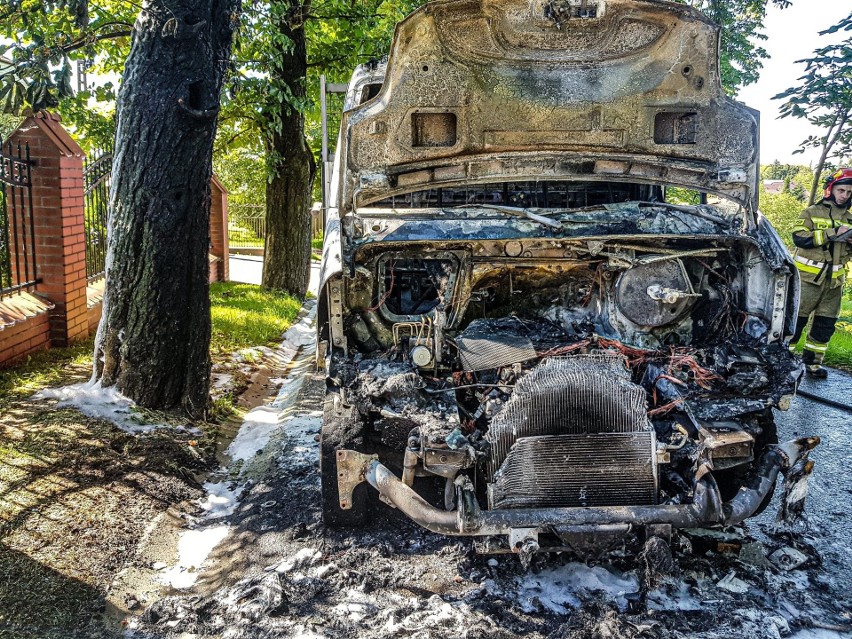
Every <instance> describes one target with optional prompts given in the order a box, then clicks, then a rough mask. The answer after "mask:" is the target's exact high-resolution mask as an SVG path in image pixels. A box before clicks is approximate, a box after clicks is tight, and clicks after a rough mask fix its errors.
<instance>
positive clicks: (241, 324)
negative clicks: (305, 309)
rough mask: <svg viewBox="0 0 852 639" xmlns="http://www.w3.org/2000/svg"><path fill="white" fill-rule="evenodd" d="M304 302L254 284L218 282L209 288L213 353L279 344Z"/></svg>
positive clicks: (211, 350) (211, 347) (211, 349)
mask: <svg viewBox="0 0 852 639" xmlns="http://www.w3.org/2000/svg"><path fill="white" fill-rule="evenodd" d="M301 306H302V303H301V302H300V301H299V300H297V299H296V298H295V297H290V296H289V295H285V294H283V293H276V292H273V291H264V290H263V289H261V288H260V287H259V286H256V285H254V284H238V283H236V282H216V283H214V284H211V285H210V316H211V318H212V320H213V335H212V340H211V344H210V352H211V353H212V354H213V355H214V357H215V356H216V355H217V354H223V353H231V352H233V351H237V350H240V349H241V348H249V347H250V346H263V345H266V344H271V343H273V342H276V341H278V340H279V339H280V338H281V335H282V333H283V332H284V331H285V330H287V328H288V327H289V326H290V324H291V323H292V322H293V319H294V318H295V317H296V314H297V313H298V312H299V309H300V308H301Z"/></svg>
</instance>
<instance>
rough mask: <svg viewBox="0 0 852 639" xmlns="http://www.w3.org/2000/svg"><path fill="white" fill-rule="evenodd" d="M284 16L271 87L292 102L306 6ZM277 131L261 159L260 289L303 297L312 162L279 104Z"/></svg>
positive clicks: (296, 117) (304, 66)
mask: <svg viewBox="0 0 852 639" xmlns="http://www.w3.org/2000/svg"><path fill="white" fill-rule="evenodd" d="M289 4H290V11H289V15H288V17H287V19H286V20H283V21H282V22H281V24H280V25H279V29H280V31H281V33H282V34H284V35H286V36H287V37H288V38H290V40H291V41H292V42H293V46H292V47H290V48H289V49H288V50H284V51H281V53H280V57H279V59H278V60H277V64H276V69H275V76H276V77H275V78H274V79H273V80H272V81H273V82H279V83H283V84H285V85H286V86H287V87H288V88H289V92H290V93H291V94H292V96H293V97H294V98H295V100H296V101H299V100H301V99H302V98H304V97H305V95H306V87H305V77H306V75H307V71H308V60H307V52H306V46H305V30H304V28H303V27H302V23H303V21H302V16H303V15H305V14H307V10H308V3H302V2H299V1H297V0H290V3H289ZM280 108H281V112H280V121H281V125H280V130H278V131H276V130H274V127H272V128H271V130H270V132H269V133H268V137H267V155H268V156H269V158H270V160H271V161H270V163H269V165H270V167H271V170H272V176H271V178H270V180H268V181H267V184H266V250H265V252H264V258H263V280H262V282H263V287H264V288H268V289H277V290H281V291H285V292H287V293H290V294H291V295H295V296H297V297H303V296H304V295H305V293H306V292H307V290H308V279H309V278H310V272H311V271H310V263H311V218H310V208H311V187H312V185H313V181H314V174H315V172H316V162H315V161H314V156H313V154H312V153H311V150H310V148H309V147H308V143H307V140H305V133H304V131H305V118H304V115H303V114H302V112H301V111H300V110H299V108H298V107H296V106H294V105H292V104H287V103H285V104H282V105H281V107H280Z"/></svg>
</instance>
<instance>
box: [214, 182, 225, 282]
mask: <svg viewBox="0 0 852 639" xmlns="http://www.w3.org/2000/svg"><path fill="white" fill-rule="evenodd" d="M210 244H211V247H210V254H211V255H215V256H216V258H217V260H216V262H214V263H213V264H211V267H210V271H211V272H210V281H211V282H227V281H228V280H229V279H230V274H229V273H228V191H226V190H225V187H224V186H222V183H221V182H220V181H219V179H218V178H217V177H216V176H215V175H214V176H213V179H212V180H211V181H210Z"/></svg>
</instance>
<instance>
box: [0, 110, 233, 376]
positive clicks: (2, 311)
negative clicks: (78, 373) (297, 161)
mask: <svg viewBox="0 0 852 639" xmlns="http://www.w3.org/2000/svg"><path fill="white" fill-rule="evenodd" d="M10 140H11V141H12V143H13V144H17V143H18V141H20V142H21V143H22V144H23V143H27V144H29V148H30V158H31V160H32V161H33V163H34V165H33V167H32V181H33V187H32V200H33V218H34V228H35V237H36V239H35V243H36V269H37V274H38V277H39V279H40V281H39V283H38V284H37V286H36V289H35V291H34V295H30V294H27V293H24V294H19V295H13V296H11V297H7V298H5V299H0V366H4V365H9V364H11V363H13V362H15V361H18V360H20V359H21V358H23V357H25V356H26V355H28V354H29V353H32V352H33V351H37V350H43V349H45V348H48V347H50V346H68V345H70V344H73V343H74V342H77V341H79V340H82V339H85V338H86V337H88V336H89V335H90V334H92V333H93V332H94V331H95V330H97V324H98V321H99V320H100V315H101V304H102V302H101V300H102V297H103V287H102V284H101V286H100V288H99V287H98V284H94V285H92V286H88V287H87V285H88V282H87V280H86V246H85V245H86V235H85V222H84V207H85V202H84V197H83V188H84V187H83V156H84V154H83V151H82V149H80V147H79V146H78V145H77V143H76V142H74V140H73V139H72V138H71V136H70V135H68V132H67V131H65V129H64V128H63V127H62V125H61V123H60V119H59V116H57V115H54V114H48V113H39V114H37V115H35V116H32V117H30V118H27V119H26V120H25V121H24V122H23V124H21V126H20V127H19V128H18V129H17V130H16V131H15V132H14V133H13V134H12V136H11V137H10ZM210 190H211V210H210V241H211V248H210V254H211V256H214V257H215V258H216V259H215V260H211V272H210V281H226V280H227V279H228V192H227V191H226V190H225V188H224V187H223V186H222V184H221V183H220V182H219V180H217V179H216V178H215V177H214V178H213V180H212V181H211V185H210ZM21 304H24V306H25V307H26V309H27V310H26V312H25V313H24V314H23V315H21V313H20V312H19V311H20V306H21Z"/></svg>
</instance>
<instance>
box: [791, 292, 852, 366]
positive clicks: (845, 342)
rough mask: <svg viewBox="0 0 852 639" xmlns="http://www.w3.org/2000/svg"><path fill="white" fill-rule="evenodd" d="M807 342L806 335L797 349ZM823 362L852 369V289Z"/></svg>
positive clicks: (800, 348) (799, 349) (847, 294)
mask: <svg viewBox="0 0 852 639" xmlns="http://www.w3.org/2000/svg"><path fill="white" fill-rule="evenodd" d="M804 344H805V337H804V335H803V336H802V338H801V339H800V340H799V344H798V346H797V350H798V352H799V353H801V352H802V346H804ZM823 362H824V363H825V364H826V365H827V366H836V367H837V368H842V369H845V370H848V371H852V289H850V290H847V291H846V294H845V296H844V297H843V303H842V305H841V308H840V318H839V319H838V320H837V330H836V332H835V333H834V336H833V337H832V338H831V341H830V342H829V344H828V352H826V354H825V359H824V360H823Z"/></svg>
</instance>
